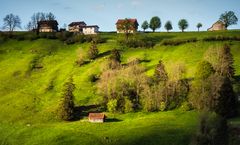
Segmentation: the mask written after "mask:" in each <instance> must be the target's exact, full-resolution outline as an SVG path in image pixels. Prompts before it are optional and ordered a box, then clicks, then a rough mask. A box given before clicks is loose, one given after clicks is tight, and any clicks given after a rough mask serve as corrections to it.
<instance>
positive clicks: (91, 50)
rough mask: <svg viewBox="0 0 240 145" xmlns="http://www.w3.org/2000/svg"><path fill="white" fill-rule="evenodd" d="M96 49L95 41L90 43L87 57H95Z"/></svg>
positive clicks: (96, 54)
mask: <svg viewBox="0 0 240 145" xmlns="http://www.w3.org/2000/svg"><path fill="white" fill-rule="evenodd" d="M98 53H99V51H98V49H97V45H96V44H95V43H92V45H91V46H90V48H89V50H88V58H89V59H95V58H96V57H97V56H98Z"/></svg>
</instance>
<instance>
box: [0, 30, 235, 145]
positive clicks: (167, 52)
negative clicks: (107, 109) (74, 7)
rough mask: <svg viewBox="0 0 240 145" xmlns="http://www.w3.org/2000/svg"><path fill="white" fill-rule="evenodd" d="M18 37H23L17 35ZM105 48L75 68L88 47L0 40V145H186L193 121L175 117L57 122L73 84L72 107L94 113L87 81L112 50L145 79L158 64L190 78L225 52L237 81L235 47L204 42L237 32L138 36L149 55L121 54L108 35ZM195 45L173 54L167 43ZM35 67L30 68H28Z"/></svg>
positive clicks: (188, 115) (95, 97)
mask: <svg viewBox="0 0 240 145" xmlns="http://www.w3.org/2000/svg"><path fill="white" fill-rule="evenodd" d="M18 35H24V33H23V32H22V33H19V34H18ZM99 35H100V37H102V38H103V39H105V40H106V42H104V43H100V44H98V45H97V48H98V49H99V51H100V55H99V57H98V58H97V59H96V60H93V61H90V62H89V63H87V64H85V65H83V66H81V67H80V66H78V65H77V64H76V60H77V59H78V55H79V54H81V53H83V54H86V53H87V50H88V49H89V47H90V43H87V42H86V43H75V44H70V45H67V44H65V43H63V42H62V41H60V40H57V39H43V38H41V39H37V40H32V41H31V40H16V39H9V40H2V39H0V72H1V73H0V143H1V144H2V145H15V144H26V145H33V144H34V145H35V144H36V145H37V144H39V145H43V144H51V145H55V144H56V145H57V144H58V145H60V144H83V145H85V144H86V145H91V144H92V145H97V144H99V145H100V144H104V145H107V144H109V145H123V144H138V145H140V144H148V145H156V144H161V145H170V144H173V145H185V144H186V142H189V140H190V139H191V135H192V134H193V132H195V130H196V126H197V123H198V121H197V119H198V113H197V112H196V111H189V112H182V111H180V110H173V111H166V112H155V113H144V112H136V113H127V114H115V115H114V114H110V113H107V115H108V116H109V117H110V118H111V117H114V118H116V119H117V120H116V121H113V122H107V123H104V124H91V123H88V122H87V120H86V117H84V118H83V119H80V120H77V121H73V122H61V121H59V120H57V119H56V117H55V116H56V109H57V107H58V104H59V101H60V98H61V92H62V88H63V84H64V83H65V82H66V81H67V79H68V78H69V77H70V76H72V77H73V83H74V84H75V85H76V88H75V90H74V103H75V105H76V106H88V105H98V104H99V102H100V101H101V99H102V97H101V96H100V95H99V93H98V91H97V86H96V83H94V82H91V81H90V79H89V78H90V77H91V76H92V75H99V74H100V73H101V72H102V71H103V68H104V64H105V62H106V61H107V59H108V56H109V55H110V54H109V53H108V52H110V51H111V50H112V49H114V48H117V49H120V50H121V55H122V64H126V63H128V62H130V61H132V60H134V59H141V60H147V61H143V62H141V65H143V66H144V67H145V68H146V70H147V71H146V74H147V75H148V76H152V75H153V73H154V69H155V66H156V65H157V64H158V61H159V60H162V61H163V62H164V64H165V66H166V69H167V71H168V72H169V73H170V76H171V75H172V76H174V74H171V72H174V71H173V70H174V66H175V65H174V64H181V65H183V66H184V67H185V68H186V76H185V77H186V78H193V77H194V73H195V69H196V64H197V63H198V62H199V61H201V60H203V59H204V53H205V52H206V51H207V50H208V49H209V48H211V47H219V46H222V45H224V44H229V45H230V47H231V51H232V54H233V57H234V68H235V70H236V72H235V74H236V76H239V75H240V52H239V50H240V41H237V40H223V41H205V39H206V38H211V37H216V36H221V37H222V36H223V37H231V38H233V37H236V36H237V37H239V36H240V31H228V32H225V31H224V32H199V33H197V32H185V33H146V34H141V35H144V36H146V37H148V38H149V39H151V40H153V41H154V43H155V45H154V47H153V48H126V47H122V46H121V45H120V44H119V43H118V41H117V39H119V38H120V37H122V36H119V35H117V34H114V33H101V34H99ZM193 38H194V39H196V41H195V42H189V43H183V44H180V45H176V46H171V45H163V42H164V41H165V42H166V41H170V40H172V41H174V40H184V39H186V40H187V39H193ZM33 65H34V68H33Z"/></svg>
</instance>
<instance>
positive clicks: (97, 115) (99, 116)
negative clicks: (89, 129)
mask: <svg viewBox="0 0 240 145" xmlns="http://www.w3.org/2000/svg"><path fill="white" fill-rule="evenodd" d="M88 118H89V119H104V118H105V114H104V113H89V115H88Z"/></svg>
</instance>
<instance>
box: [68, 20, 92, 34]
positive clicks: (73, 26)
mask: <svg viewBox="0 0 240 145" xmlns="http://www.w3.org/2000/svg"><path fill="white" fill-rule="evenodd" d="M86 25H87V24H86V23H85V22H84V21H80V22H72V23H70V24H69V25H68V31H69V32H80V33H82V32H83V27H85V26H86Z"/></svg>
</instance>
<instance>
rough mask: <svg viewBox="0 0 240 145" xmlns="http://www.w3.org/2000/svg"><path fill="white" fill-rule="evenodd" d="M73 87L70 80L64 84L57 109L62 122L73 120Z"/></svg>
mask: <svg viewBox="0 0 240 145" xmlns="http://www.w3.org/2000/svg"><path fill="white" fill-rule="evenodd" d="M74 89H75V85H74V84H73V80H72V78H70V79H69V80H68V82H66V83H65V84H64V89H63V93H62V96H63V98H62V100H61V103H60V107H59V111H58V112H59V117H60V119H62V120H65V121H70V120H72V119H73V118H74V102H73V97H74V96H73V90H74Z"/></svg>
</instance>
